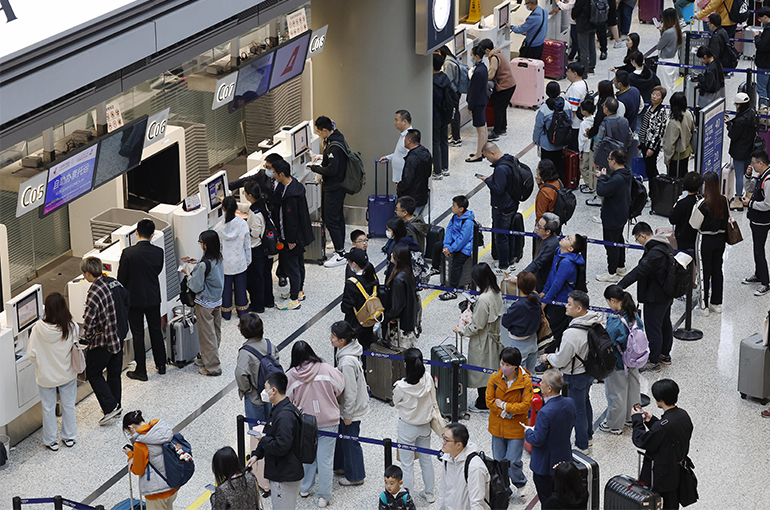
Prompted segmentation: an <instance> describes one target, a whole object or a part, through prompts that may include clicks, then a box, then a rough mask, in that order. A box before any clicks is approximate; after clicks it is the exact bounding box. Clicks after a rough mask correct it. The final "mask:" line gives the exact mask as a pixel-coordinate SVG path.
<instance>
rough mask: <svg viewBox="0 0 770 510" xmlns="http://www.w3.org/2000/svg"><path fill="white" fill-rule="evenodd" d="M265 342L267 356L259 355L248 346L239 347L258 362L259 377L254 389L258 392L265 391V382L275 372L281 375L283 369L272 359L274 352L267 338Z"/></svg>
mask: <svg viewBox="0 0 770 510" xmlns="http://www.w3.org/2000/svg"><path fill="white" fill-rule="evenodd" d="M265 342H267V354H266V355H265V356H263V355H261V354H260V353H259V351H257V350H256V349H255V348H253V347H251V346H250V345H244V346H243V347H241V349H245V350H246V351H248V352H250V353H251V354H253V355H254V356H256V357H257V359H258V360H259V375H258V376H257V386H256V389H257V391H260V392H261V391H262V390H264V389H265V381H267V379H268V378H269V377H270V376H271V375H272V374H274V373H275V372H281V373H283V367H282V366H281V364H280V363H278V360H277V359H275V358H274V357H273V353H274V352H275V351H274V350H273V344H271V343H270V340H268V339H267V338H265ZM252 384H253V383H252Z"/></svg>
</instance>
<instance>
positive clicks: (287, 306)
mask: <svg viewBox="0 0 770 510" xmlns="http://www.w3.org/2000/svg"><path fill="white" fill-rule="evenodd" d="M301 306H302V305H301V304H299V300H297V301H292V300H291V299H285V300H283V301H282V302H280V303H278V305H277V306H276V308H278V309H279V310H298V309H299V308H300V307H301Z"/></svg>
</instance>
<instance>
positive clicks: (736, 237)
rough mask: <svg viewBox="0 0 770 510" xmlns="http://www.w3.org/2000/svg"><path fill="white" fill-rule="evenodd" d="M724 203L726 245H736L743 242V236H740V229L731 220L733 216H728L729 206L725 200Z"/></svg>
mask: <svg viewBox="0 0 770 510" xmlns="http://www.w3.org/2000/svg"><path fill="white" fill-rule="evenodd" d="M725 203H726V205H727V214H728V218H727V244H729V245H730V246H732V245H734V244H738V243H740V242H741V241H743V234H741V229H740V227H739V226H738V223H737V222H736V221H735V220H734V219H733V215H732V214H730V204H729V203H727V199H725Z"/></svg>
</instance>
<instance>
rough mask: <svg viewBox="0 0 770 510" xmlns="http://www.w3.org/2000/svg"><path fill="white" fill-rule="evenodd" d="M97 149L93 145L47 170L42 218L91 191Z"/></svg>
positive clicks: (97, 146)
mask: <svg viewBox="0 0 770 510" xmlns="http://www.w3.org/2000/svg"><path fill="white" fill-rule="evenodd" d="M98 148H99V144H98V142H97V143H94V144H93V145H90V146H88V147H86V148H85V149H83V150H81V151H80V152H78V153H77V154H75V155H73V156H70V157H68V158H67V159H65V160H64V161H62V162H60V163H55V164H54V165H53V166H51V167H50V168H49V170H48V182H47V183H46V187H45V203H44V204H43V216H45V215H47V214H50V213H52V212H54V211H55V210H56V209H58V208H60V207H63V206H65V205H67V204H68V203H70V202H72V201H73V200H75V199H76V198H78V197H80V196H82V195H85V194H86V193H88V192H89V191H91V184H92V183H93V180H94V165H95V164H96V153H97V150H98Z"/></svg>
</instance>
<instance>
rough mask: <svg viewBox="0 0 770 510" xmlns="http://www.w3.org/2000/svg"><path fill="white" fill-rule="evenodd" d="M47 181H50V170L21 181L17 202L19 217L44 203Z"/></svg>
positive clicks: (17, 215)
mask: <svg viewBox="0 0 770 510" xmlns="http://www.w3.org/2000/svg"><path fill="white" fill-rule="evenodd" d="M46 182H48V170H45V171H43V172H40V173H39V174H37V175H36V176H35V177H33V178H32V179H30V180H28V181H26V182H22V183H21V185H20V186H19V201H18V202H17V204H16V217H17V218H18V217H19V216H23V215H24V214H26V213H28V212H29V211H31V210H32V209H37V208H38V207H40V206H41V205H43V202H44V201H45V183H46Z"/></svg>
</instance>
